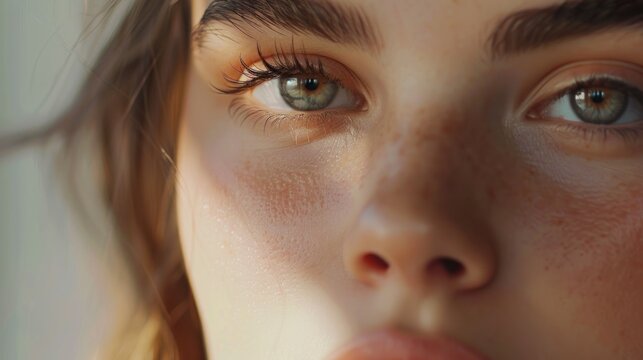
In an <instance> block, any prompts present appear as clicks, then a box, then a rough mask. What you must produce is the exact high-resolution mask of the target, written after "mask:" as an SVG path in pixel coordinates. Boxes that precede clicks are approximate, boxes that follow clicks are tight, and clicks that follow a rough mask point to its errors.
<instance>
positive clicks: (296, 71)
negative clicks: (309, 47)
mask: <svg viewBox="0 0 643 360" xmlns="http://www.w3.org/2000/svg"><path fill="white" fill-rule="evenodd" d="M257 54H258V57H259V61H261V63H262V64H263V66H264V67H265V70H262V69H258V68H256V67H253V66H252V65H250V64H248V63H247V62H246V61H245V60H244V59H243V57H240V58H239V63H240V64H241V68H242V70H241V75H244V76H245V77H246V79H244V80H241V79H236V78H232V77H230V76H228V75H225V74H224V80H225V82H226V83H227V84H228V85H227V87H226V88H219V87H216V86H214V85H212V84H210V87H212V88H213V89H214V90H215V91H217V92H219V93H222V94H239V93H242V92H245V91H246V90H249V89H252V88H253V87H255V86H257V85H259V84H261V83H262V82H264V81H267V80H272V79H275V78H278V77H280V76H284V75H300V74H315V75H321V76H324V77H326V78H327V79H331V80H335V79H333V78H332V77H331V76H330V75H329V74H327V73H326V71H325V70H324V64H323V63H322V61H321V60H320V59H317V61H316V62H314V61H311V60H310V58H309V56H308V55H307V54H306V52H305V51H299V53H296V52H295V49H294V44H293V45H292V49H291V52H290V53H286V52H285V51H284V49H283V48H281V47H278V46H275V55H273V56H271V57H270V58H267V57H266V56H265V55H264V54H263V52H262V51H261V48H260V47H259V45H257Z"/></svg>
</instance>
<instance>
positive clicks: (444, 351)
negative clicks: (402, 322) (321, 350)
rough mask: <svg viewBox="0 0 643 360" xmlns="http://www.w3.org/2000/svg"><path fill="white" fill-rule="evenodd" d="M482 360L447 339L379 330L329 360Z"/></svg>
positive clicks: (342, 349) (364, 336)
mask: <svg viewBox="0 0 643 360" xmlns="http://www.w3.org/2000/svg"><path fill="white" fill-rule="evenodd" d="M393 359H404V360H484V359H485V358H484V357H483V356H481V355H479V354H477V353H475V352H474V351H473V350H471V349H469V348H467V347H466V346H465V345H463V344H461V343H459V342H457V341H455V340H453V339H449V338H447V337H443V336H439V337H435V336H431V337H429V336H421V335H416V334H411V333H407V332H401V331H398V330H381V331H376V332H372V333H367V334H365V335H362V336H359V337H357V338H355V339H354V340H353V341H351V342H350V343H348V344H347V345H346V346H344V347H342V348H341V349H339V350H338V351H337V352H335V353H334V354H333V356H331V357H330V358H329V360H393Z"/></svg>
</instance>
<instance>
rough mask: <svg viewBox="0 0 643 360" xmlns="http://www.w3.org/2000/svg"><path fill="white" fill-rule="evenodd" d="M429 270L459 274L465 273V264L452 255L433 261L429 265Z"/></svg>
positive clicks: (452, 274)
mask: <svg viewBox="0 0 643 360" xmlns="http://www.w3.org/2000/svg"><path fill="white" fill-rule="evenodd" d="M427 270H428V271H429V272H434V271H441V272H445V273H446V274H447V275H449V276H459V275H461V274H463V273H464V265H462V263H461V262H459V261H458V260H455V259H453V258H450V257H441V258H438V259H435V260H433V261H431V262H430V263H429V265H428V267H427Z"/></svg>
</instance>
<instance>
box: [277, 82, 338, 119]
mask: <svg viewBox="0 0 643 360" xmlns="http://www.w3.org/2000/svg"><path fill="white" fill-rule="evenodd" d="M338 91H339V86H338V85H337V83H336V82H334V81H330V80H327V79H325V78H323V77H320V76H314V75H298V76H290V77H283V78H280V79H279V93H280V94H281V97H282V98H283V99H284V101H285V102H286V104H288V106H290V107H291V108H293V109H295V110H299V111H314V110H321V109H324V108H326V107H327V106H328V105H330V103H331V102H332V101H333V99H335V96H336V95H337V92H338Z"/></svg>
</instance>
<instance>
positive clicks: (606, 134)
mask: <svg viewBox="0 0 643 360" xmlns="http://www.w3.org/2000/svg"><path fill="white" fill-rule="evenodd" d="M555 128H556V129H557V130H559V131H562V132H566V133H569V134H572V135H573V136H578V137H579V138H580V139H582V140H583V141H587V142H594V141H602V142H603V143H607V142H609V141H611V140H612V138H613V137H615V136H616V137H619V138H621V140H622V141H623V142H624V143H626V144H627V145H636V144H639V143H641V136H643V126H641V127H615V126H596V125H586V126H584V125H575V124H567V123H559V124H556V125H555Z"/></svg>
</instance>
